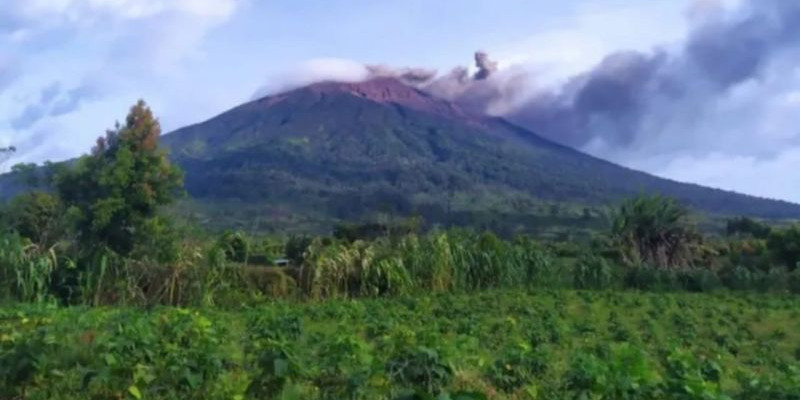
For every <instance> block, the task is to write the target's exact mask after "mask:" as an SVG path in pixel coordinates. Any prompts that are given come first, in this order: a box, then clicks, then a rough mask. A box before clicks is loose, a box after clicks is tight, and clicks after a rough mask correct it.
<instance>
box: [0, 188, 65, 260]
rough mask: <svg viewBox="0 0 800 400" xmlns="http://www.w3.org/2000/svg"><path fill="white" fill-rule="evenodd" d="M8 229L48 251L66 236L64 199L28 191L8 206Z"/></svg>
mask: <svg viewBox="0 0 800 400" xmlns="http://www.w3.org/2000/svg"><path fill="white" fill-rule="evenodd" d="M3 214H4V215H3V218H2V219H3V220H5V222H6V223H7V224H8V225H7V226H8V227H9V228H10V229H11V230H13V231H16V232H17V233H19V234H20V235H21V236H22V237H24V238H26V239H28V240H30V241H31V243H33V244H35V245H37V246H38V247H39V248H42V249H48V248H50V247H52V246H53V245H54V244H55V243H56V242H57V241H58V240H59V239H61V238H62V237H63V236H64V235H65V229H66V226H65V224H66V221H65V219H64V207H63V205H62V204H61V200H60V199H59V198H58V197H56V196H54V195H52V194H50V193H46V192H39V191H34V192H27V193H24V194H21V195H19V196H17V197H15V198H14V199H13V200H12V201H11V202H10V204H9V205H8V206H7V207H6V209H5V212H4V213H3Z"/></svg>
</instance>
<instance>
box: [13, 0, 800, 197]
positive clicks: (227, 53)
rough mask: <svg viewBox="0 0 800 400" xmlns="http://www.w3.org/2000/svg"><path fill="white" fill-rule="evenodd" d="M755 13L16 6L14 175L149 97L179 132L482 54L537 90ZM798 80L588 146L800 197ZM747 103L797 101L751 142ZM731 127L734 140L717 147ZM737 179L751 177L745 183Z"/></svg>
mask: <svg viewBox="0 0 800 400" xmlns="http://www.w3.org/2000/svg"><path fill="white" fill-rule="evenodd" d="M741 2H746V0H738V1H737V0H652V1H640V0H562V1H557V2H556V1H550V0H502V1H479V0H457V1H456V0H442V1H429V0H404V1H397V0H396V1H393V0H384V1H375V0H331V1H311V0H291V1H288V0H287V1H272V0H4V5H3V9H2V10H0V146H2V145H15V146H16V147H17V148H18V149H19V152H18V155H17V157H16V159H14V160H12V162H10V163H7V164H6V165H5V166H4V167H5V168H8V166H9V165H10V164H11V163H13V162H20V161H35V162H41V161H44V160H46V159H55V160H58V159H65V158H69V157H74V156H77V155H79V154H81V153H84V152H86V151H88V149H89V148H90V147H91V145H92V144H93V142H94V140H95V138H96V137H98V136H100V135H101V134H102V133H103V131H104V129H105V128H107V127H110V126H112V125H113V123H114V121H116V120H118V119H122V118H123V117H124V115H125V113H126V111H127V108H128V107H129V106H130V105H131V104H132V103H133V102H134V101H136V100H137V99H139V98H143V99H145V100H146V101H148V102H149V103H150V104H151V106H152V107H153V108H154V110H155V111H156V113H157V114H158V115H159V116H160V118H161V121H162V125H163V127H164V130H165V131H170V130H173V129H176V128H179V127H181V126H184V125H187V124H191V123H196V122H200V121H202V120H205V119H208V118H210V117H212V116H214V115H215V114H218V113H220V112H222V111H224V110H226V109H228V108H231V107H233V106H235V105H237V104H239V103H241V102H244V101H246V100H248V99H250V98H252V97H253V96H254V94H255V93H268V92H271V91H276V90H280V89H281V88H285V87H287V85H293V84H294V85H297V84H302V83H307V82H310V81H313V80H318V79H326V78H337V77H347V76H349V75H350V74H352V71H353V69H355V68H356V67H357V66H358V65H360V64H361V63H368V64H386V65H390V66H398V67H400V66H420V67H426V68H435V69H437V70H438V71H440V72H441V73H446V72H448V71H449V70H450V69H451V68H453V67H456V66H461V65H464V66H469V65H470V63H471V62H472V54H473V52H474V51H476V50H479V49H480V50H485V51H487V52H488V53H489V54H490V55H491V57H492V58H493V59H495V60H497V61H498V62H499V63H500V66H501V69H510V68H517V69H523V70H525V71H526V73H528V74H530V75H531V76H533V79H532V81H533V83H532V84H531V88H530V90H544V88H548V87H558V85H561V84H563V83H564V82H566V81H568V80H569V78H570V77H572V76H573V75H576V74H580V73H582V72H584V71H586V70H589V69H591V68H592V67H593V66H594V65H595V64H597V63H598V62H600V60H602V59H603V57H605V56H606V55H607V54H609V53H612V52H614V51H617V50H626V49H631V50H638V51H642V52H648V51H651V49H653V48H655V47H657V46H658V47H659V48H660V49H666V51H669V50H670V49H672V48H679V47H680V46H682V44H683V42H684V41H685V40H686V37H687V35H688V33H689V32H690V31H691V29H692V27H693V24H697V23H698V22H697V20H698V19H708V18H713V17H714V15H716V14H720V13H722V12H723V11H724V10H736V9H737V7H740V6H741V5H740V3H741ZM730 12H733V11H730ZM786 68H788V67H786ZM782 71H783V73H784V74H785V73H786V72H787V71H789V73H797V74H798V76H800V72H797V71H796V70H791V69H789V70H786V69H785V68H784V70H782ZM797 82H800V77H798V78H797V80H796V81H793V83H792V85H790V86H789V87H788V88H787V87H785V86H786V85H785V83H782V84H778V83H776V82H773V81H769V80H768V79H765V80H763V81H759V82H757V83H755V84H751V86H753V85H755V87H749V88H743V89H739V88H736V90H737V93H738V92H743V93H741V94H737V93H726V98H725V99H724V100H725V101H720V102H718V103H719V104H716V103H715V108H714V110H710V111H709V112H708V113H707V117H706V116H704V117H702V118H698V120H697V121H696V124H694V125H693V126H691V127H690V131H691V135H692V136H691V138H689V139H686V140H684V139H681V140H673V141H672V142H670V139H669V138H670V137H673V136H674V135H673V134H672V132H660V131H659V132H654V133H653V137H652V138H653V139H652V142H653V143H658V144H659V145H658V146H655V145H648V144H647V142H648V141H641V142H640V143H638V144H636V145H635V146H629V147H626V148H609V147H608V146H606V145H603V144H602V143H601V144H597V143H591V144H589V145H586V146H584V148H582V150H585V151H588V152H591V153H593V154H596V155H598V156H601V157H605V158H609V159H611V160H613V161H615V162H619V163H622V164H625V165H628V166H631V167H635V168H641V169H645V170H647V171H648V172H652V173H655V174H659V175H662V176H667V177H671V178H676V179H680V180H685V181H692V182H697V183H701V184H706V185H711V186H715V187H722V188H726V189H734V190H738V191H741V192H746V193H752V194H757V195H763V196H769V197H778V198H785V199H791V200H795V201H800V189H798V188H797V187H798V185H797V184H796V182H797V180H796V179H795V178H798V177H800V174H795V175H794V176H791V175H792V173H789V172H786V171H788V169H790V168H791V167H794V166H796V164H795V162H800V147H794V143H795V140H794V139H795V138H796V137H797V138H800V132H796V131H787V132H783V131H782V129H783V128H784V127H785V126H787V125H790V124H789V122H791V121H792V119H791V115H798V114H797V111H798V107H800V84H798V85H797V86H794V83H797ZM790 89H791V90H790ZM731 96H733V97H731ZM735 96H739V97H742V96H745V97H746V96H751V97H752V98H753V99H755V100H752V101H753V102H755V101H756V100H757V101H758V103H759V104H762V103H763V101H762V100H763V99H764V98H779V99H782V100H781V101H779V102H776V104H774V105H769V106H764V107H761V108H759V109H758V110H756V111H754V112H755V113H757V115H755V116H754V117H753V118H752V119H750V120H748V121H746V123H744V122H743V123H742V124H739V125H740V126H743V127H747V128H751V129H752V132H747V134H746V135H745V134H743V133H741V132H733V130H732V129H730V127H727V126H725V125H724V124H722V122H720V121H723V120H728V119H729V118H728V116H727V115H723V114H721V111H719V110H722V109H724V108H725V107H729V108H730V107H733V105H731V101H733V100H736V99H737V98H736V97H735ZM754 96H757V97H754ZM748 98H750V97H748ZM731 99H733V100H731ZM784 100H785V101H784ZM737 101H738V100H737ZM787 121H788V122H787ZM770 124H772V125H770ZM795 125H797V124H795ZM728 130H730V131H731V132H732V133H730V135H731V136H730V140H722V141H720V140H717V139H718V138H719V137H720V135H722V136H723V138H724V137H725V135H726V134H727V133H726V132H727V131H728ZM759 130H762V131H764V132H767V133H763V132H760V131H759ZM776 131H780V132H778V133H775V132H776ZM767 134H771V135H773V136H777V138H772V139H770V140H769V141H767V142H766V143H767V144H764V145H763V146H744V149H742V148H733V147H731V146H730V144H731V142H735V141H737V140H743V139H742V138H750V137H756V136H758V135H767ZM712 136H713V137H714V140H710V138H712ZM784 136H785V137H784ZM687 138H688V136H687ZM698 138H708V139H709V140H701V139H698ZM773 139H774V140H773ZM720 142H723V143H722V144H721V145H720V144H719V143H720ZM762 142H764V141H763V140H759V143H762ZM643 143H644V144H643ZM715 143H717V144H715ZM790 144H791V145H790ZM748 147H752V148H751V149H749V150H748V149H747V148H748ZM665 149H666V150H665ZM793 169H796V168H793ZM735 173H738V174H739V175H740V176H741V179H733V178H732V175H734V174H735Z"/></svg>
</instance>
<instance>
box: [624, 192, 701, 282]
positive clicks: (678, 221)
mask: <svg viewBox="0 0 800 400" xmlns="http://www.w3.org/2000/svg"><path fill="white" fill-rule="evenodd" d="M687 217H688V210H687V209H686V208H685V207H684V206H682V205H680V204H679V203H678V202H677V201H676V200H674V199H671V198H666V197H661V196H658V195H655V196H639V197H635V198H632V199H630V200H627V201H625V202H623V203H622V205H621V206H620V207H619V209H618V210H617V212H616V214H615V215H614V219H613V228H612V235H613V237H614V238H615V239H616V241H617V243H618V245H619V246H620V251H621V253H622V258H623V260H624V261H625V262H626V263H627V264H629V265H641V264H649V265H653V266H657V267H660V268H668V267H689V266H692V265H693V263H694V259H695V257H696V254H697V247H698V245H699V241H700V236H699V235H698V234H697V233H696V232H695V231H694V229H693V228H692V227H691V226H690V225H689V224H688V222H687Z"/></svg>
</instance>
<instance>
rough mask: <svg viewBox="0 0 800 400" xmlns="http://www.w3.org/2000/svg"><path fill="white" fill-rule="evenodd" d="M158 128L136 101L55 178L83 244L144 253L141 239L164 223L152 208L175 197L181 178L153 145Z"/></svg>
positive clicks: (123, 253) (89, 247)
mask: <svg viewBox="0 0 800 400" xmlns="http://www.w3.org/2000/svg"><path fill="white" fill-rule="evenodd" d="M160 134H161V128H160V126H159V123H158V121H157V120H156V119H155V117H154V116H153V114H152V112H151V111H150V109H149V108H148V107H147V106H146V105H145V103H144V102H143V101H139V103H137V104H136V105H135V106H133V107H132V108H131V110H130V113H129V114H128V116H127V118H126V120H125V124H124V125H121V126H120V125H117V127H116V128H115V129H112V130H109V131H108V132H107V133H106V136H105V137H102V138H100V139H98V141H97V145H96V146H95V148H94V149H93V150H92V154H91V155H89V156H86V157H83V158H81V159H80V160H78V162H77V165H75V167H74V168H71V169H68V170H67V171H65V172H64V173H63V174H61V176H60V177H59V178H58V179H57V181H58V182H57V187H58V193H59V195H60V196H61V199H62V201H63V202H64V204H65V206H66V207H67V208H68V209H69V213H70V215H71V216H72V217H73V218H74V220H75V223H76V230H77V233H78V240H79V242H80V245H81V248H82V249H83V250H85V251H88V252H90V253H96V252H97V251H102V249H109V250H111V251H113V252H115V253H117V254H119V255H121V256H128V255H130V254H132V253H134V252H139V253H140V255H142V256H143V255H146V254H148V253H149V252H148V251H147V250H146V249H143V248H142V247H143V243H145V242H146V241H147V238H148V237H152V235H154V234H156V233H158V232H159V231H161V230H162V229H164V225H166V224H167V221H166V220H164V219H160V217H159V216H158V215H157V211H158V208H159V207H160V206H162V205H166V204H169V203H171V202H172V201H173V200H174V199H175V198H176V196H177V194H178V193H179V192H180V190H181V180H182V178H181V173H180V171H179V170H178V169H177V168H176V167H174V166H172V165H171V164H170V163H169V161H168V160H167V157H166V154H165V153H164V152H163V151H161V150H159V149H158V140H159V135H160ZM165 240H166V238H165Z"/></svg>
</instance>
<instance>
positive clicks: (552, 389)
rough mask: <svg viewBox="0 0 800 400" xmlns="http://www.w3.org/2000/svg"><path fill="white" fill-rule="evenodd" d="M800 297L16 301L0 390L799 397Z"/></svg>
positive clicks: (568, 294)
mask: <svg viewBox="0 0 800 400" xmlns="http://www.w3.org/2000/svg"><path fill="white" fill-rule="evenodd" d="M798 306H800V301H798V299H796V298H794V297H790V296H780V295H757V294H663V293H647V294H643V293H635V292H577V291H566V290H565V291H537V292H525V291H487V292H481V293H476V294H471V295H435V296H422V297H413V298H412V297H408V298H395V299H386V300H359V301H344V300H341V301H339V300H331V301H326V302H324V303H313V302H308V303H271V304H264V305H260V306H255V307H243V308H241V309H235V310H220V309H176V308H155V309H151V310H143V309H126V308H56V307H46V306H7V307H4V308H3V309H2V310H1V311H0V398H2V399H16V398H22V399H90V398H91V399H123V398H136V399H244V398H258V399H261V398H264V399H269V398H278V399H315V398H324V399H396V398H408V399H414V398H418V399H426V398H434V399H435V398H442V399H446V398H452V399H481V398H490V399H562V398H579V399H618V398H619V399H640V398H641V399H660V398H663V399H725V398H741V399H761V398H763V399H796V398H798V397H797V396H798V395H799V394H800V369H798V367H800V362H798V357H800V329H798V328H800V307H798ZM404 396H405V397H404Z"/></svg>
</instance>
